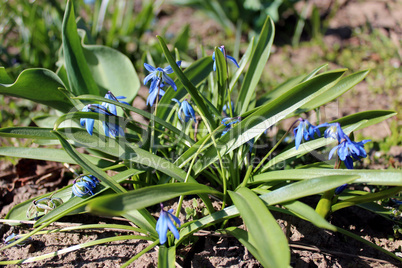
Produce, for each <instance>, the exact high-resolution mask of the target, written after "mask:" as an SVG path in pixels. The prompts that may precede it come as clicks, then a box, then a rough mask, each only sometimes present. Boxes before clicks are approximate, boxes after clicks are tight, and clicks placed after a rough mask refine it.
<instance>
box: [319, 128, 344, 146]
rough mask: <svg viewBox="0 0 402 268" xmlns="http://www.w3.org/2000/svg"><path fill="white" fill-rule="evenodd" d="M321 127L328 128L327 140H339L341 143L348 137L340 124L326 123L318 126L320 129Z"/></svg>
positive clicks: (326, 131) (325, 134) (326, 132)
mask: <svg viewBox="0 0 402 268" xmlns="http://www.w3.org/2000/svg"><path fill="white" fill-rule="evenodd" d="M321 127H326V128H327V129H326V130H325V132H324V137H325V138H331V139H334V140H338V142H341V141H342V140H343V139H345V137H346V136H347V135H346V134H345V132H343V130H342V128H341V125H340V124H339V123H324V124H321V125H319V126H318V128H321Z"/></svg>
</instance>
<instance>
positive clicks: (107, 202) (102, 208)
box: [88, 183, 221, 215]
mask: <svg viewBox="0 0 402 268" xmlns="http://www.w3.org/2000/svg"><path fill="white" fill-rule="evenodd" d="M193 194H212V195H218V196H219V195H221V193H220V192H218V191H216V190H215V189H213V188H211V187H208V186H205V185H202V184H198V183H169V184H162V185H155V186H149V187H145V188H140V189H138V190H134V191H129V192H127V193H124V194H114V195H109V196H102V197H99V198H96V199H94V200H93V201H91V203H90V204H89V205H88V208H89V210H90V211H93V212H97V213H104V214H108V215H122V214H124V213H126V212H128V211H132V210H136V209H142V208H146V207H149V206H152V205H155V204H158V203H161V202H165V201H167V200H171V199H173V198H176V197H179V196H181V195H193Z"/></svg>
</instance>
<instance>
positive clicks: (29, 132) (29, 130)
mask: <svg viewBox="0 0 402 268" xmlns="http://www.w3.org/2000/svg"><path fill="white" fill-rule="evenodd" d="M51 131H52V129H51V128H39V127H6V128H0V137H14V138H26V139H48V140H53V139H57V138H56V136H54V135H53V134H52V133H51Z"/></svg>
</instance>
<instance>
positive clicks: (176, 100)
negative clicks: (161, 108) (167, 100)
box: [172, 99, 181, 107]
mask: <svg viewBox="0 0 402 268" xmlns="http://www.w3.org/2000/svg"><path fill="white" fill-rule="evenodd" d="M172 101H175V102H176V103H177V104H178V105H179V107H180V106H181V102H180V101H179V100H178V99H172Z"/></svg>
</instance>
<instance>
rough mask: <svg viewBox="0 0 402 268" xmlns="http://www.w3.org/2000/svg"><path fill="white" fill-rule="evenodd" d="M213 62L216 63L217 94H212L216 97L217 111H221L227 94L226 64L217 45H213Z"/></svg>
mask: <svg viewBox="0 0 402 268" xmlns="http://www.w3.org/2000/svg"><path fill="white" fill-rule="evenodd" d="M215 63H216V77H217V83H218V94H217V96H214V97H216V98H218V101H217V103H218V105H217V109H218V111H222V107H223V105H224V100H225V99H226V96H227V91H226V87H227V79H228V69H227V64H226V58H225V57H224V55H223V53H222V52H221V51H220V50H219V48H218V47H215Z"/></svg>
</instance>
